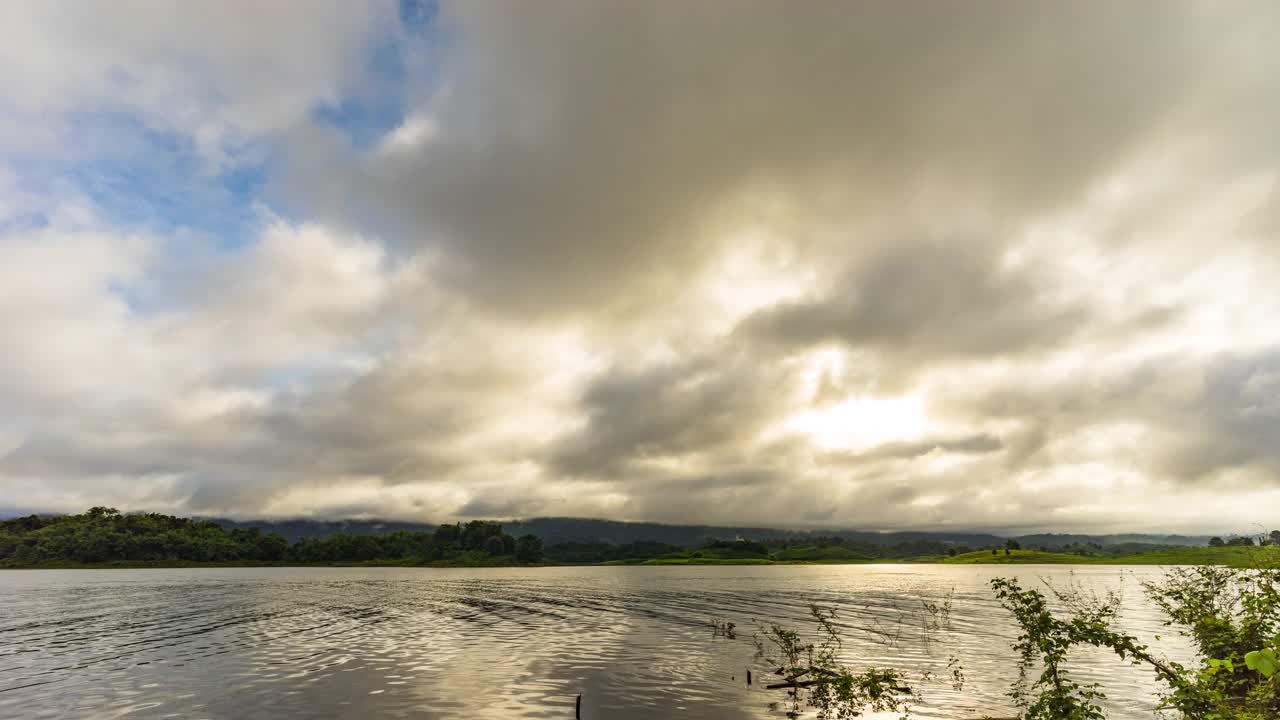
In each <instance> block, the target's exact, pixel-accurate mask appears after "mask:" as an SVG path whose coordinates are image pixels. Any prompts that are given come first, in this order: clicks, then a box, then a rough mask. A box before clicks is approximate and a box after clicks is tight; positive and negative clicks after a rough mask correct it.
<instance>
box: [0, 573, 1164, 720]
mask: <svg viewBox="0 0 1280 720" xmlns="http://www.w3.org/2000/svg"><path fill="white" fill-rule="evenodd" d="M1160 574H1161V570H1160V569H1159V568H1154V567H1125V568H1121V567H1114V566H1112V567H1103V566H1081V567H1076V568H1071V567H1069V566H1061V565H1046V566H1028V565H1022V566H991V565H988V566H982V565H975V566H957V565H826V566H765V567H759V566H754V567H753V566H718V567H712V566H685V567H637V566H633V567H572V568H489V569H456V570H455V569H428V568H220V569H149V570H11V571H0V717H5V718H17V717H21V718H117V717H127V718H134V717H138V718H165V717H173V718H184V719H185V718H281V717H290V718H360V719H361V720H373V719H375V718H469V719H475V718H572V717H573V716H574V702H575V698H576V696H577V695H578V694H579V693H581V694H582V696H583V699H582V703H583V705H582V717H583V718H584V720H596V719H597V718H600V719H603V718H610V719H615V718H621V719H624V720H630V719H633V718H634V719H639V718H667V717H685V718H696V719H704V720H719V719H728V718H734V719H738V718H779V717H783V716H784V715H783V713H782V711H781V710H780V709H772V710H771V709H770V707H769V705H770V703H771V702H777V701H780V700H783V699H784V698H783V696H782V694H781V693H780V692H779V691H765V690H763V689H761V688H760V683H759V682H757V683H756V685H755V686H753V687H750V688H748V687H747V685H746V683H745V678H744V675H745V672H746V670H747V669H748V667H751V666H752V655H753V652H754V649H753V647H752V643H751V638H750V636H751V632H752V631H751V628H752V621H753V619H756V620H771V621H781V622H784V623H788V624H791V625H794V626H796V627H797V628H802V629H804V630H805V631H806V632H808V631H809V630H810V628H811V627H812V623H811V622H806V618H807V615H808V607H809V605H810V603H815V602H816V603H819V604H822V605H828V606H832V607H836V608H838V612H839V618H838V619H839V621H840V623H841V626H842V629H843V633H844V639H845V642H844V652H845V655H846V657H847V659H848V661H849V662H850V664H852V665H854V666H855V667H861V666H863V665H864V664H867V663H874V664H877V665H882V666H883V665H888V666H893V667H897V668H899V669H902V670H905V671H907V672H908V674H909V676H910V678H911V679H912V681H913V683H912V684H913V686H915V687H918V688H919V690H920V694H921V698H920V700H919V701H918V703H917V705H916V707H915V713H914V715H915V716H916V717H919V718H925V719H938V718H973V717H978V716H980V715H981V714H983V713H991V714H993V715H1006V716H1011V715H1013V714H1014V712H1013V710H1012V708H1011V706H1010V702H1009V700H1008V699H1007V698H1006V697H1005V693H1006V692H1007V690H1008V687H1009V682H1010V680H1012V679H1013V677H1014V676H1015V674H1016V669H1015V668H1016V665H1015V663H1016V656H1015V654H1014V652H1013V651H1012V650H1011V649H1010V647H1009V643H1010V642H1011V641H1012V640H1013V638H1014V637H1015V636H1016V635H1017V632H1016V627H1015V626H1014V625H1013V624H1012V622H1011V621H1010V620H1009V619H1008V616H1007V614H1006V613H1005V611H1004V610H1003V609H1001V608H1000V607H999V606H998V605H997V604H996V603H995V602H994V600H993V599H992V596H991V592H990V591H989V589H988V588H987V582H988V580H990V579H991V578H992V577H996V576H1017V577H1020V578H1023V579H1024V580H1025V581H1027V582H1028V583H1038V582H1039V580H1038V578H1045V579H1048V580H1050V581H1051V582H1054V583H1056V584H1059V585H1066V584H1068V583H1071V582H1076V583H1079V584H1081V585H1083V586H1085V587H1091V588H1097V589H1107V588H1112V589H1114V588H1123V592H1124V605H1123V607H1124V610H1123V613H1122V616H1121V624H1122V626H1123V627H1124V628H1125V629H1126V630H1128V631H1130V632H1133V633H1135V634H1137V635H1138V636H1139V637H1140V638H1142V639H1143V640H1144V641H1150V640H1151V639H1152V638H1153V637H1154V635H1156V634H1158V633H1161V632H1162V628H1161V626H1160V621H1159V616H1158V615H1157V614H1156V612H1155V611H1154V609H1153V608H1152V606H1151V605H1150V604H1149V603H1147V601H1146V599H1145V597H1144V596H1143V594H1142V590H1141V587H1140V586H1139V581H1140V580H1142V579H1144V578H1154V577H1158V576H1159V575H1160ZM949 592H953V593H954V595H953V597H954V600H953V604H952V609H951V612H950V616H949V623H947V625H946V626H945V627H938V626H937V625H938V624H937V623H935V626H934V627H932V628H930V627H927V626H926V625H925V623H924V620H925V619H926V618H927V617H930V616H929V614H928V613H923V612H922V610H921V600H922V599H930V600H932V601H935V602H937V601H940V600H942V599H943V598H944V596H945V595H946V594H948V593H949ZM712 617H716V618H721V619H724V620H728V621H732V622H735V623H736V624H737V626H738V638H737V639H736V640H726V639H723V638H713V637H712V635H713V633H712V631H711V628H710V626H709V618H712ZM1163 630H1165V631H1166V632H1165V635H1166V637H1165V640H1164V641H1162V642H1161V643H1160V647H1161V648H1168V647H1170V638H1169V635H1172V633H1169V632H1167V629H1163ZM1187 653H1188V646H1187V645H1186V644H1185V642H1180V641H1177V640H1176V639H1175V641H1174V646H1173V650H1172V651H1171V652H1170V655H1171V657H1173V658H1174V659H1179V660H1184V661H1185V660H1187V659H1188V658H1189V655H1188V654H1187ZM951 656H955V657H958V658H959V659H960V662H961V664H962V665H963V672H964V674H965V676H966V682H965V685H964V688H963V689H962V690H958V691H957V690H955V689H954V688H953V687H952V686H951V684H950V681H951V677H950V674H949V671H948V668H947V661H948V658H949V657H951ZM1072 667H1073V671H1074V672H1075V674H1076V676H1077V677H1078V678H1080V679H1083V680H1087V681H1097V682H1100V683H1102V685H1103V688H1104V690H1105V691H1106V692H1107V694H1108V696H1109V699H1108V701H1107V703H1106V705H1107V708H1108V711H1109V712H1108V718H1115V719H1129V718H1132V719H1135V720H1136V719H1138V718H1141V719H1142V720H1150V718H1151V717H1152V714H1153V713H1152V709H1153V706H1154V693H1155V692H1156V690H1157V686H1156V682H1155V680H1154V679H1153V678H1152V677H1151V674H1150V673H1149V672H1147V671H1144V670H1141V669H1139V668H1133V667H1129V666H1126V665H1125V664H1123V663H1122V662H1121V661H1119V660H1117V659H1116V658H1115V657H1114V656H1113V655H1108V654H1106V653H1101V652H1099V653H1093V654H1089V655H1081V656H1080V658H1079V659H1078V661H1076V662H1075V663H1074V664H1073V666H1072ZM926 671H928V672H932V673H933V674H934V675H936V676H937V678H938V679H937V680H935V681H931V682H924V683H921V682H919V680H918V678H919V677H920V674H921V673H924V672H926ZM756 673H757V678H759V677H760V675H761V674H762V673H763V669H762V668H758V667H757V668H756Z"/></svg>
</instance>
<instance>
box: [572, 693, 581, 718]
mask: <svg viewBox="0 0 1280 720" xmlns="http://www.w3.org/2000/svg"><path fill="white" fill-rule="evenodd" d="M573 717H574V720H582V693H578V702H577V703H576V704H575V705H574V706H573Z"/></svg>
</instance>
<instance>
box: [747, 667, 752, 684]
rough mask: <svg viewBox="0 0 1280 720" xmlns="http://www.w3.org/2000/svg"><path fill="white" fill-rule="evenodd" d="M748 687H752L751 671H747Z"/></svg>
mask: <svg viewBox="0 0 1280 720" xmlns="http://www.w3.org/2000/svg"><path fill="white" fill-rule="evenodd" d="M747 687H751V671H750V670H748V671H747Z"/></svg>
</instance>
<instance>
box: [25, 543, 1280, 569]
mask: <svg viewBox="0 0 1280 720" xmlns="http://www.w3.org/2000/svg"><path fill="white" fill-rule="evenodd" d="M1259 560H1262V561H1263V562H1264V563H1265V562H1266V561H1270V562H1272V563H1280V548H1275V547H1228V548H1200V547H1195V548H1185V549H1180V550H1167V551H1161V552H1152V553H1141V554H1137V555H1121V556H1116V557H1086V556H1081V555H1068V554H1065V553H1050V552H1041V551H1035V550H1015V551H1013V552H1012V553H1011V554H1009V555H1005V554H1004V552H1003V551H1001V552H1000V554H998V555H989V554H988V553H986V552H981V551H980V552H974V553H968V554H966V555H959V556H955V557H914V558H876V559H869V560H855V559H822V560H772V559H766V558H723V559H721V558H647V559H642V560H635V561H616V560H615V561H609V562H602V563H555V562H542V563H537V564H530V565H521V564H517V563H511V562H501V561H498V562H493V563H458V562H450V561H436V562H429V563H417V562H411V561H406V560H369V561H363V562H315V563H300V562H291V561H283V560H282V561H273V562H256V561H244V562H241V561H227V562H190V561H166V560H154V561H128V560H118V561H111V562H104V563H62V562H59V563H41V564H38V565H6V566H0V570H147V569H157V570H159V569H182V568H197V569H200V568H242V567H275V568H316V567H347V568H362V567H403V568H436V569H450V568H456V569H461V568H466V569H472V568H550V567H618V566H626V567H634V566H646V567H678V566H689V565H694V566H701V567H706V566H715V565H749V566H779V565H783V566H785V565H1149V566H1160V565H1170V566H1177V565H1192V566H1194V565H1225V566H1230V567H1253V566H1256V565H1258V564H1259Z"/></svg>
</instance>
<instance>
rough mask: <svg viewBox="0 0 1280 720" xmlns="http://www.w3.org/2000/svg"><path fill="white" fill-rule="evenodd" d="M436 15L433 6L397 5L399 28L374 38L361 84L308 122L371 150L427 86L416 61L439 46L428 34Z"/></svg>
mask: <svg viewBox="0 0 1280 720" xmlns="http://www.w3.org/2000/svg"><path fill="white" fill-rule="evenodd" d="M438 11H439V8H438V7H437V4H436V2H435V1H434V0H401V2H400V5H399V17H400V26H399V27H398V28H396V29H395V31H393V32H388V33H386V34H385V35H383V36H382V37H380V38H379V39H378V41H377V42H375V43H374V44H373V46H372V47H371V49H370V52H369V54H368V55H367V57H366V60H365V67H364V68H363V71H364V72H363V76H364V77H365V78H366V80H367V81H366V82H363V83H360V84H359V85H358V86H357V87H356V88H355V89H354V91H353V92H351V93H350V94H348V95H347V96H346V97H344V98H342V99H341V100H340V101H338V102H336V103H327V104H323V105H320V106H318V107H316V108H315V110H314V111H313V117H314V119H315V120H316V121H317V122H320V123H324V124H326V125H330V126H332V127H334V128H336V129H338V130H340V131H341V132H342V133H343V134H344V135H345V136H346V137H347V140H348V141H349V142H350V143H351V145H352V146H353V147H355V148H357V149H359V150H369V149H371V148H373V147H375V146H376V145H377V144H378V142H379V141H380V140H381V139H382V138H383V137H384V136H385V135H386V134H387V133H388V132H390V131H392V130H394V129H395V128H396V127H398V126H399V125H400V124H401V123H403V122H404V119H405V115H406V113H407V111H408V110H409V109H410V108H408V107H407V106H408V105H409V104H411V103H412V102H413V100H414V99H415V97H416V95H417V94H418V93H420V92H421V89H422V88H421V87H420V86H422V85H424V84H430V83H431V81H432V78H431V77H430V73H429V71H428V72H425V73H424V68H423V67H422V66H421V60H422V56H423V55H424V53H423V49H424V47H425V46H426V45H429V44H430V43H433V42H436V41H438V40H439V37H438V36H437V35H436V33H434V32H433V30H434V21H435V19H436V16H437V13H438ZM411 84H412V85H413V86H414V87H410V85H411Z"/></svg>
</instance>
